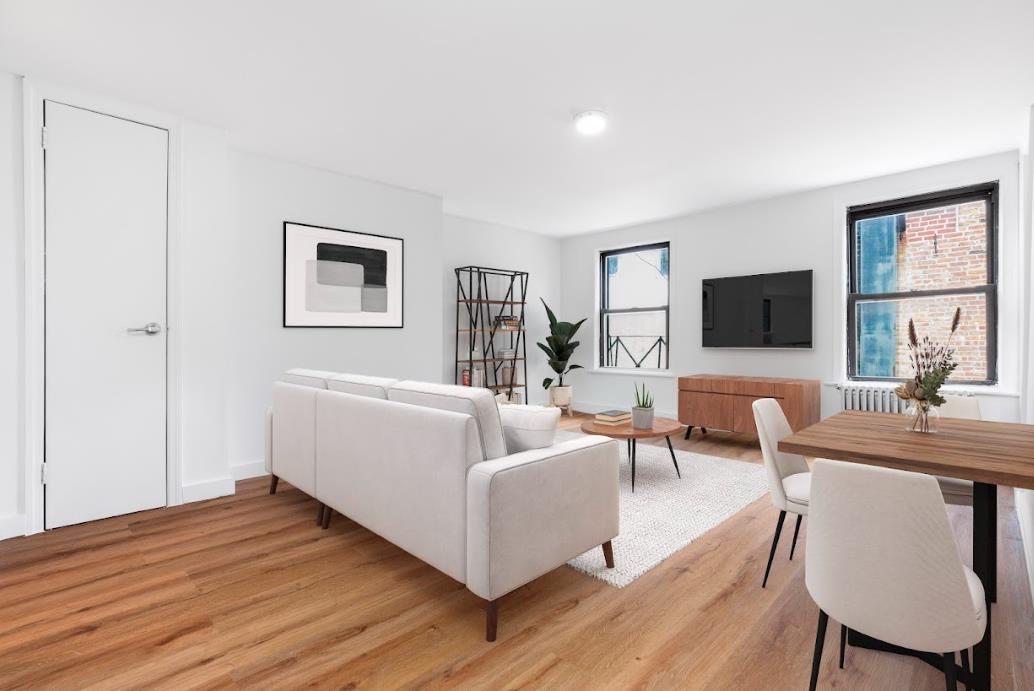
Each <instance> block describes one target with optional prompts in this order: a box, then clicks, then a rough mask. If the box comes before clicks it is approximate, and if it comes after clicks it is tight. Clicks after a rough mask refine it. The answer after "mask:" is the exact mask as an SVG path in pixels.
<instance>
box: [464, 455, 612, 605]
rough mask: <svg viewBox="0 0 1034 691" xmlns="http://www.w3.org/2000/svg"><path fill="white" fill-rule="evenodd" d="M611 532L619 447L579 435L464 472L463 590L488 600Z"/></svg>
mask: <svg viewBox="0 0 1034 691" xmlns="http://www.w3.org/2000/svg"><path fill="white" fill-rule="evenodd" d="M617 534H618V443H617V442H615V441H612V440H610V439H607V438H605V437H594V436H585V437H579V438H578V439H574V440H571V441H567V442H562V443H560V444H556V445H554V446H551V447H549V448H547V449H535V450H531V451H523V452H521V453H516V454H512V455H510V456H506V457H503V458H499V459H496V460H493V461H485V462H483V463H478V464H476V465H474V466H472V467H471V468H470V471H469V472H468V474H467V587H468V588H469V589H470V590H471V591H472V592H473V593H474V594H475V595H478V596H480V597H483V598H485V599H486V600H494V599H496V598H498V597H501V596H502V595H505V594H506V593H508V592H510V591H511V590H514V589H515V588H518V587H520V586H522V585H524V584H525V583H528V582H529V581H532V580H534V579H535V578H538V577H539V576H541V575H543V574H545V573H548V572H549V571H552V570H553V569H555V568H557V567H558V566H560V565H562V564H564V563H565V562H567V561H569V560H570V559H572V558H574V557H576V556H578V555H579V554H582V553H583V552H586V551H588V550H590V549H592V548H593V547H598V546H600V545H602V544H603V543H604V542H607V541H608V540H611V539H612V538H614V537H615V536H616V535H617Z"/></svg>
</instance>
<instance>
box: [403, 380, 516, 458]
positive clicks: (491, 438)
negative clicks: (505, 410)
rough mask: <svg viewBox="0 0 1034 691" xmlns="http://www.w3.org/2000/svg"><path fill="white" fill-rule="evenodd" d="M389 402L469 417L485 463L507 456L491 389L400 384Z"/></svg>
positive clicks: (417, 382) (413, 383)
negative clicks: (474, 428)
mask: <svg viewBox="0 0 1034 691" xmlns="http://www.w3.org/2000/svg"><path fill="white" fill-rule="evenodd" d="M388 400H389V401H396V402H398V403H409V404H411V405H419V406H424V407H427V408H437V409H438V410H451V411H453V412H457V413H466V414H467V415H470V416H472V417H473V418H474V420H475V421H477V426H478V436H479V437H480V440H481V452H482V456H483V457H484V459H485V460H486V461H488V460H492V459H493V458H502V457H503V456H505V455H506V441H505V440H504V439H503V426H502V423H501V422H500V420H499V406H498V405H496V402H495V396H493V395H492V392H491V391H489V390H488V389H481V388H476V387H472V386H452V385H450V384H430V383H427V382H419V381H400V382H398V383H397V384H395V385H394V386H392V387H391V388H390V389H388Z"/></svg>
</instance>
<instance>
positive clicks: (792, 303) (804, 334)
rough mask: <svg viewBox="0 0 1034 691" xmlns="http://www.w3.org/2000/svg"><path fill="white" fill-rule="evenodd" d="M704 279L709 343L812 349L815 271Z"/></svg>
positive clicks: (709, 345)
mask: <svg viewBox="0 0 1034 691" xmlns="http://www.w3.org/2000/svg"><path fill="white" fill-rule="evenodd" d="M703 284H704V285H703V319H702V322H703V324H702V326H703V333H704V347H705V348H811V301H812V297H811V296H812V288H811V271H784V272H782V273H776V274H758V275H756V276H731V277H726V278H707V279H704V281H703Z"/></svg>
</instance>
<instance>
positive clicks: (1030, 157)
mask: <svg viewBox="0 0 1034 691" xmlns="http://www.w3.org/2000/svg"><path fill="white" fill-rule="evenodd" d="M1024 158H1025V165H1024V166H1023V171H1024V176H1023V193H1022V199H1021V203H1022V207H1023V233H1024V239H1025V242H1026V252H1024V256H1025V258H1026V261H1027V276H1028V280H1027V285H1026V288H1027V299H1028V301H1029V300H1031V296H1034V272H1032V271H1031V268H1032V267H1034V220H1032V216H1034V165H1032V161H1034V107H1031V109H1030V136H1029V138H1028V142H1027V151H1026V156H1025V157H1024ZM1027 304H1028V305H1029V304H1030V302H1028V303H1027ZM1032 311H1034V310H1032V309H1029V308H1028V309H1027V310H1026V311H1025V314H1024V316H1025V319H1026V324H1027V341H1026V347H1025V348H1024V352H1025V353H1026V362H1025V363H1024V365H1025V367H1026V378H1027V382H1026V385H1027V388H1026V396H1025V404H1026V405H1025V406H1024V407H1025V418H1024V421H1025V422H1026V423H1027V424H1034V401H1032V400H1031V396H1032V395H1034V314H1032ZM1016 518H1017V520H1018V521H1019V524H1020V536H1021V537H1022V539H1023V546H1024V549H1025V552H1026V555H1027V576H1028V577H1029V578H1030V593H1031V597H1032V598H1034V490H1029V489H1018V490H1016Z"/></svg>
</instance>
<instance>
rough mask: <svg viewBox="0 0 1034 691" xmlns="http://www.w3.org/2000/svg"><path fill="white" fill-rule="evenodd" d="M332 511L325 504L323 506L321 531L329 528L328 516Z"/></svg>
mask: <svg viewBox="0 0 1034 691" xmlns="http://www.w3.org/2000/svg"><path fill="white" fill-rule="evenodd" d="M333 511H334V509H332V508H330V507H329V506H327V505H326V504H324V505H323V529H324V530H326V529H327V528H329V527H330V514H331V513H332V512H333Z"/></svg>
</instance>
